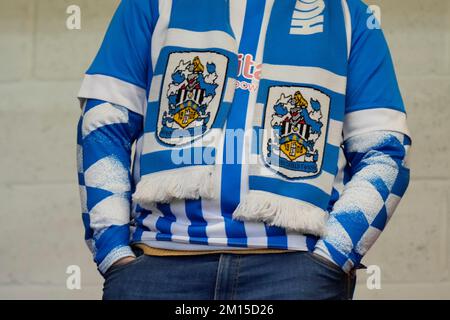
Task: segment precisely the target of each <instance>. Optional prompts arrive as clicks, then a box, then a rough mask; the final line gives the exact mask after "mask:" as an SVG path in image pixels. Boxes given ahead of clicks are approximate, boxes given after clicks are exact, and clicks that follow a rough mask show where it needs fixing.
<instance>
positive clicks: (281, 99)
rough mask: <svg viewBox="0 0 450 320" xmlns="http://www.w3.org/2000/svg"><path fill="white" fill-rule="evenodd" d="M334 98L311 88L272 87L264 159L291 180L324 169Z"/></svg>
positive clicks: (310, 175)
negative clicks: (331, 98) (331, 103)
mask: <svg viewBox="0 0 450 320" xmlns="http://www.w3.org/2000/svg"><path fill="white" fill-rule="evenodd" d="M329 106H330V98H329V96H327V95H326V94H324V93H322V92H321V91H319V90H316V89H313V88H307V87H279V86H276V87H271V88H270V89H269V95H268V100H267V104H266V113H265V119H264V129H265V130H264V135H263V142H262V143H263V148H262V150H263V152H262V154H263V159H264V162H265V163H266V165H267V166H269V167H270V168H271V169H273V170H275V171H276V172H277V173H279V174H281V175H282V176H284V177H286V178H289V179H297V178H307V177H312V176H315V175H317V174H318V173H319V172H320V170H321V167H322V161H323V153H324V149H325V136H326V133H327V126H328V111H329Z"/></svg>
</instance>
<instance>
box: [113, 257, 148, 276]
mask: <svg viewBox="0 0 450 320" xmlns="http://www.w3.org/2000/svg"><path fill="white" fill-rule="evenodd" d="M144 256H145V255H144V254H141V255H139V256H137V257H136V259H134V260H133V261H130V262H128V263H124V264H119V265H113V266H111V267H109V269H108V270H107V271H106V273H105V278H107V277H108V276H109V275H111V274H113V273H118V272H120V271H122V270H125V269H128V268H129V267H131V266H133V265H135V264H137V263H138V262H139V261H141V260H142V259H143V258H144Z"/></svg>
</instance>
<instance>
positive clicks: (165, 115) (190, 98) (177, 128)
mask: <svg viewBox="0 0 450 320" xmlns="http://www.w3.org/2000/svg"><path fill="white" fill-rule="evenodd" d="M227 66H228V58H227V57H226V56H224V55H221V54H218V53H215V52H176V53H172V54H170V56H169V60H168V64H167V69H166V74H165V76H164V82H163V87H162V97H161V105H160V108H159V119H158V128H157V137H158V138H159V140H160V141H162V142H163V143H165V144H168V145H172V146H174V145H182V144H185V143H189V142H191V141H192V140H194V139H195V138H197V137H200V136H202V135H204V134H205V133H206V132H207V131H208V130H209V129H210V128H211V126H212V125H213V123H214V121H215V119H216V116H217V113H218V109H219V106H220V101H221V98H222V92H223V88H224V82H225V78H226V72H227Z"/></svg>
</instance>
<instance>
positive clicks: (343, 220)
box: [311, 131, 411, 271]
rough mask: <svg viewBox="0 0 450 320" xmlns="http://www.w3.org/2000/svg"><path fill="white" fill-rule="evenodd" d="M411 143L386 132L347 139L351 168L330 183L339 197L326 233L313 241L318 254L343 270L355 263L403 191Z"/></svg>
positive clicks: (348, 268) (394, 207)
mask: <svg viewBox="0 0 450 320" xmlns="http://www.w3.org/2000/svg"><path fill="white" fill-rule="evenodd" d="M410 146H411V140H410V139H409V137H408V136H406V135H404V134H401V133H396V132H389V131H374V132H370V133H366V134H361V135H356V136H353V137H351V138H349V139H348V140H346V142H345V146H344V148H345V155H346V157H347V159H348V161H349V166H348V167H347V169H346V171H345V172H343V174H344V177H343V179H341V181H339V183H337V184H335V186H334V189H333V192H334V193H335V197H336V198H337V199H338V200H337V201H336V202H335V203H334V205H333V208H332V210H331V212H330V217H329V219H328V222H327V235H326V236H325V237H324V238H323V239H321V240H319V241H318V242H317V244H316V248H315V252H316V253H318V254H321V255H323V256H325V257H328V258H331V259H332V260H333V261H334V262H335V263H336V264H338V265H339V266H341V267H342V268H343V269H344V270H345V271H350V270H351V269H352V268H353V267H354V266H358V265H359V263H360V261H361V259H362V257H363V256H364V255H365V254H366V252H367V251H368V250H369V249H370V247H371V246H372V244H373V243H374V242H375V241H376V240H377V238H378V236H379V235H380V234H381V232H382V231H383V229H384V227H385V226H386V223H387V222H388V220H389V219H390V217H391V216H392V214H393V213H394V211H395V209H396V207H397V205H398V203H399V201H400V199H401V197H402V196H403V194H404V193H405V191H406V188H407V186H408V183H409V168H408V160H407V159H408V157H407V154H408V151H409V148H410ZM311 241H314V240H313V239H311Z"/></svg>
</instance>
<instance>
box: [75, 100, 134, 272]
mask: <svg viewBox="0 0 450 320" xmlns="http://www.w3.org/2000/svg"><path fill="white" fill-rule="evenodd" d="M142 121H143V120H142V116H140V115H138V114H137V113H134V112H132V111H130V110H128V109H127V108H125V107H122V106H118V105H114V104H111V103H108V102H105V101H100V100H91V99H90V100H87V103H86V104H85V107H84V110H83V113H82V115H81V117H80V120H79V123H78V139H77V151H78V152H77V153H78V157H77V162H78V180H79V186H80V198H81V208H82V219H83V223H84V227H85V240H86V242H87V245H88V247H89V249H90V250H91V251H92V253H93V255H94V260H95V262H96V263H97V265H98V268H99V270H100V272H102V273H104V272H106V270H108V268H109V267H110V266H111V265H112V264H113V263H114V262H115V261H117V260H119V259H120V258H123V257H126V256H134V254H133V252H132V251H131V249H130V247H129V239H130V226H129V223H130V207H131V204H130V203H131V193H132V192H133V188H134V186H133V183H132V181H133V180H132V178H131V168H130V166H131V146H132V143H133V142H134V141H135V140H136V139H137V137H138V136H139V134H141V132H142Z"/></svg>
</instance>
